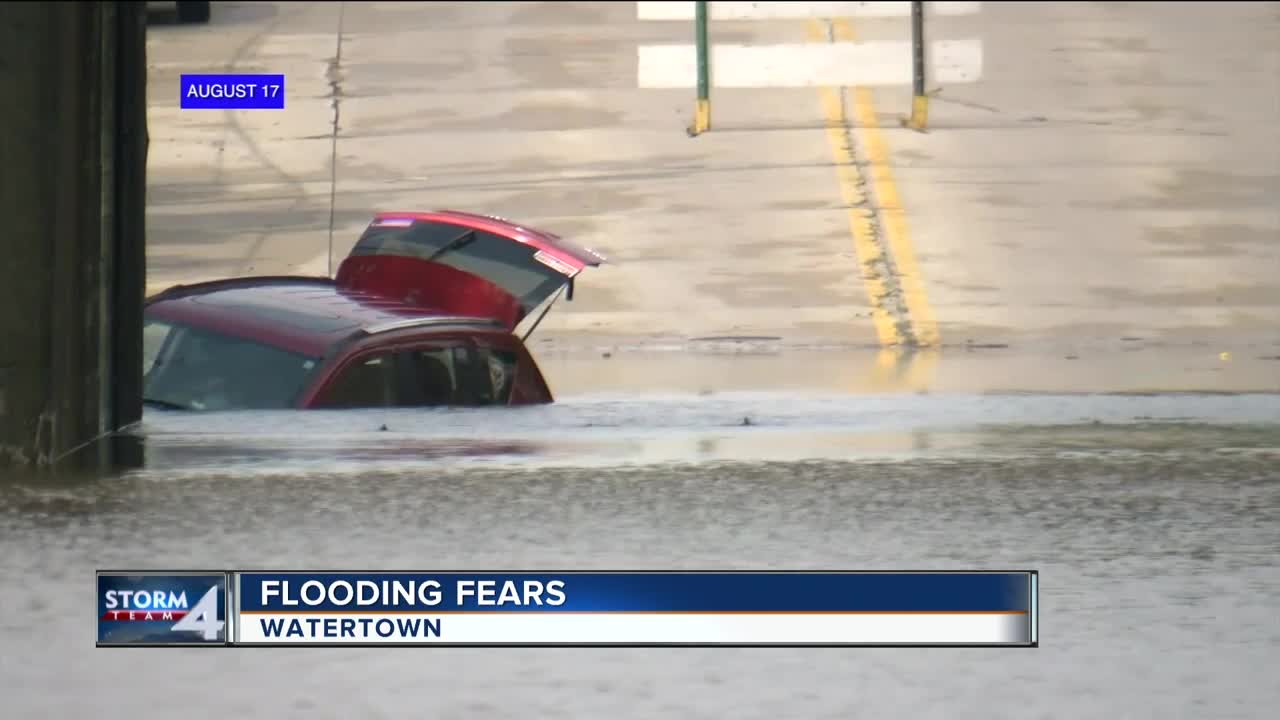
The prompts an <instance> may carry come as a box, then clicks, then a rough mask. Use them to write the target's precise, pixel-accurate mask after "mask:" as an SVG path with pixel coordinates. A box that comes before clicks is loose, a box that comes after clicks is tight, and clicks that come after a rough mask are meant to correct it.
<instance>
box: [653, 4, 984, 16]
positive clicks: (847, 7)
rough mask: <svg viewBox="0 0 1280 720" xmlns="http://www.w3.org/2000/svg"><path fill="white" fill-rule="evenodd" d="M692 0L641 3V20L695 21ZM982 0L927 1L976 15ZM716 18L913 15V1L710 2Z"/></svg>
mask: <svg viewBox="0 0 1280 720" xmlns="http://www.w3.org/2000/svg"><path fill="white" fill-rule="evenodd" d="M695 5H696V3H692V2H665V1H659V2H637V3H636V19H638V20H692V19H693V16H694V6H695ZM981 5H982V3H979V2H931V3H926V6H927V8H928V9H927V11H926V12H928V13H931V14H934V15H974V14H977V13H978V11H979V9H980V6H981ZM707 6H708V9H709V11H710V15H711V18H710V19H712V20H763V19H769V18H772V19H778V20H781V19H788V18H790V19H802V18H819V17H849V18H858V17H882V18H883V17H909V16H910V15H911V3H910V2H713V3H708V4H707Z"/></svg>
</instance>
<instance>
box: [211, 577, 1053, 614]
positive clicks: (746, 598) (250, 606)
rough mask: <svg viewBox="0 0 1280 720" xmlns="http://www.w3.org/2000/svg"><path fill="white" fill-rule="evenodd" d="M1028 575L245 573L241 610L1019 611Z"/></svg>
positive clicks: (240, 582)
mask: <svg viewBox="0 0 1280 720" xmlns="http://www.w3.org/2000/svg"><path fill="white" fill-rule="evenodd" d="M1031 578H1032V573H1028V572H1000V573H984V572H963V573H915V572H895V573H855V572H607V573H606V572H563V573H560V572H545V571H540V572H523V573H522V572H476V573H462V572H448V573H432V572H414V573H379V572H314V573H313V572H296V573H295V572H287V573H286V572H269V573H266V572H248V573H236V580H237V597H238V601H239V602H238V607H239V609H240V611H241V612H246V613H253V612H276V613H293V612H298V611H360V612H369V613H378V612H413V611H417V612H437V613H438V612H459V611H477V612H485V611H501V612H511V611H519V612H530V613H555V612H561V613H582V612H596V613H599V612H618V613H626V612H633V613H634V612H721V613H735V612H737V613H743V612H747V613H749V612H756V613H820V612H846V613H856V612H890V613H892V612H902V613H908V612H932V613H947V612H962V613H963V612H1005V613H1008V612H1022V613H1025V612H1028V611H1030V609H1031V596H1032V592H1031Z"/></svg>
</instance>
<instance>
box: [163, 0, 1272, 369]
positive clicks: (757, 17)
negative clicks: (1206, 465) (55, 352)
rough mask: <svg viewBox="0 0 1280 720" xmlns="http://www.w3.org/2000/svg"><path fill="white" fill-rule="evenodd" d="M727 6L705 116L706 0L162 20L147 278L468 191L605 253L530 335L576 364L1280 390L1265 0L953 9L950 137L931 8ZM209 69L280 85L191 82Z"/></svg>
mask: <svg viewBox="0 0 1280 720" xmlns="http://www.w3.org/2000/svg"><path fill="white" fill-rule="evenodd" d="M712 5H713V13H712V21H711V39H712V43H713V47H714V50H713V53H712V60H713V93H712V129H711V131H710V132H708V133H705V134H702V135H700V136H698V137H690V136H689V134H688V133H687V132H686V130H687V128H688V127H689V125H690V124H691V122H692V118H693V106H694V102H693V101H694V91H693V89H692V85H693V78H690V77H688V75H689V73H688V69H689V64H688V62H687V61H688V57H686V56H688V55H689V54H690V53H691V52H692V46H691V45H690V43H691V42H692V24H691V20H690V18H691V13H692V11H691V6H692V4H691V3H678V2H677V3H563V2H555V3H551V2H547V3H537V2H532V3H488V2H486V3H215V12H214V20H213V23H212V24H211V25H210V26H208V27H185V26H173V25H163V24H157V25H155V26H153V27H152V28H151V32H150V40H149V49H148V52H149V60H150V64H151V78H150V103H151V113H150V132H151V158H150V167H149V182H150V197H149V202H150V213H149V219H150V220H149V230H148V232H149V240H148V242H149V252H150V255H149V282H150V285H151V287H152V288H153V289H154V288H158V287H162V286H164V285H165V284H168V283H171V282H176V281H183V280H194V279H206V278H211V277H219V276H227V275H249V274H264V273H290V272H302V273H306V274H325V273H328V272H330V270H331V269H332V268H333V267H335V266H336V263H337V262H339V261H340V260H341V258H342V256H343V255H344V254H345V253H346V251H347V250H348V249H349V248H350V246H351V244H352V243H353V242H354V240H355V238H356V237H357V235H358V234H359V232H360V230H361V229H362V227H363V225H364V224H365V223H366V222H367V219H368V218H369V216H370V215H371V214H372V213H373V212H375V211H378V210H389V209H429V208H441V207H451V208H459V209H465V210H471V211H479V212H488V213H493V214H498V215H503V216H506V217H511V218H514V219H518V220H519V221H520V222H524V223H527V224H530V225H534V226H545V227H547V228H548V229H551V230H553V231H555V232H558V233H560V234H562V235H565V236H567V237H571V238H573V239H575V240H578V241H580V242H582V243H583V244H586V245H588V246H592V247H594V248H596V249H599V250H601V251H603V252H604V253H606V254H607V255H608V256H609V257H610V258H611V259H613V260H614V261H615V262H614V263H613V264H611V265H609V266H606V267H605V268H603V269H600V270H597V271H591V272H588V273H587V274H586V275H585V276H584V277H583V278H582V279H581V281H580V285H579V292H578V294H577V295H576V297H575V301H574V302H573V303H562V304H561V306H560V307H559V308H557V310H556V311H554V312H553V313H552V314H551V316H549V317H548V319H547V321H546V322H545V323H544V324H543V325H542V326H541V327H540V329H539V334H538V336H537V337H536V338H535V341H536V343H537V345H536V347H537V350H538V351H539V352H540V353H542V354H543V355H544V356H545V357H546V358H547V360H546V364H547V369H548V373H549V374H551V375H552V376H553V377H552V382H553V384H554V385H556V387H557V389H558V391H560V392H577V391H587V390H594V389H600V388H608V387H610V386H611V385H614V384H616V383H619V382H622V383H624V384H626V385H628V386H635V385H637V384H638V383H637V382H635V381H634V380H631V379H632V378H635V377H637V376H638V375H639V376H644V377H646V378H647V379H646V383H647V384H648V385H650V386H655V385H656V386H661V387H663V388H672V389H694V388H701V387H704V386H707V385H708V383H711V385H712V386H713V387H714V388H721V389H729V388H731V387H740V386H751V385H752V384H763V386H768V387H786V386H789V385H791V384H794V383H795V382H796V381H795V380H790V379H784V376H797V377H801V378H804V380H803V384H804V385H806V386H809V387H822V386H823V385H826V386H828V387H831V388H833V389H839V388H850V387H853V388H870V389H875V390H885V391H900V390H912V391H917V390H922V389H925V390H939V391H946V390H983V389H993V388H994V389H1019V390H1028V391H1055V390H1064V391H1103V390H1115V391H1149V390H1275V389H1280V360H1277V359H1276V358H1278V357H1280V273H1277V272H1276V270H1277V268H1280V205H1277V204H1276V203H1275V202H1274V201H1273V200H1274V198H1275V197H1276V196H1278V195H1280V179H1278V177H1280V176H1278V175H1277V172H1278V170H1277V168H1280V123H1277V122H1276V120H1277V118H1280V106H1278V105H1277V102H1278V100H1277V98H1278V97H1280V85H1278V83H1280V55H1278V54H1277V50H1276V47H1275V45H1274V43H1273V42H1269V38H1274V35H1275V28H1276V23H1277V13H1276V6H1275V4H1274V3H1214V4H1209V3H1178V4H1171V5H1149V4H1142V3H1065V4H1062V3H1059V4H1044V3H930V4H928V7H929V8H930V9H929V12H928V15H927V20H926V33H927V40H928V43H929V47H930V58H931V61H930V65H929V72H930V73H931V76H932V79H931V80H930V82H929V84H928V85H929V86H928V90H929V92H930V94H931V96H932V102H931V105H930V118H929V129H928V132H926V133H918V132H915V131H912V130H909V129H907V128H904V127H901V124H900V121H901V117H902V116H903V115H905V114H906V113H907V112H909V109H910V89H909V88H908V87H906V86H905V85H903V84H902V82H901V80H902V78H903V77H904V75H903V72H902V71H900V70H899V69H898V68H900V66H901V62H900V61H901V60H902V58H903V57H909V49H910V46H909V43H907V41H908V39H909V37H910V24H909V20H908V18H907V17H906V12H905V8H906V6H907V4H906V3H878V4H877V3H746V4H742V3H738V4H734V3H727V4H720V3H713V4H712ZM836 13H842V14H843V16H836V17H826V15H828V14H831V15H834V14H836ZM671 46H679V47H676V48H674V54H673V48H672V47H671ZM682 48H683V49H682ZM797 48H799V49H797ZM685 50H688V51H689V52H685ZM828 50H829V51H830V53H834V54H827V53H828ZM849 53H853V55H850V54H849ZM904 53H906V55H905V56H904ZM854 56H856V57H859V58H863V60H864V61H863V62H861V63H860V64H858V63H854V64H852V65H850V64H849V63H845V62H844V60H845V59H847V58H848V57H854ZM717 58H720V62H721V64H722V65H725V64H726V63H725V60H724V58H730V59H731V60H732V61H733V62H735V63H736V64H729V65H727V67H720V69H719V72H717V67H718V66H716V65H715V62H716V60H717ZM842 63H843V64H842ZM201 71H235V72H272V73H283V74H285V75H286V78H287V80H286V82H287V90H286V92H287V107H286V109H285V110H284V111H239V112H224V111H204V112H193V111H181V110H178V109H177V104H178V101H177V92H176V89H177V80H178V76H179V74H181V73H185V72H201ZM908 75H909V73H908ZM720 77H723V78H724V84H725V85H726V86H727V87H718V86H715V82H716V79H717V78H720ZM832 82H849V83H855V82H858V83H868V84H867V85H866V86H859V87H855V86H853V85H847V86H845V85H836V86H832V85H819V83H832ZM331 248H332V252H331V251H330V249H331ZM707 338H712V340H707ZM726 338H728V339H727V340H726ZM741 338H749V339H750V340H749V342H745V343H744V341H742V340H741ZM709 343H710V344H712V345H716V346H717V347H720V349H722V350H735V353H734V354H735V357H741V356H742V354H743V352H749V353H751V354H752V355H753V356H758V355H760V354H761V353H765V354H768V355H770V356H771V357H772V358H773V359H772V360H769V359H763V360H762V359H760V358H757V359H756V360H755V361H750V362H754V363H755V365H756V366H758V367H761V368H765V369H762V370H752V369H740V368H739V366H738V365H737V364H732V366H730V365H726V364H725V363H724V362H722V361H721V360H720V359H719V358H720V357H722V356H720V355H710V354H707V353H705V352H703V351H704V350H705V349H706V348H708V347H709V345H708V344H709ZM814 348H821V350H820V351H815V350H814ZM672 350H673V351H674V352H666V351H672ZM833 352H835V353H837V355H832V353H833ZM603 353H609V356H610V359H611V360H613V362H612V363H610V364H608V365H607V366H606V365H604V364H602V363H600V362H599V360H600V359H601V355H602V354H603ZM922 355H923V356H927V357H922ZM833 368H843V370H840V371H836V370H834V369H833ZM922 368H923V369H922ZM787 369H790V371H789V372H788V371H787ZM718 377H723V378H734V380H732V381H728V382H726V383H719V384H717V383H716V382H714V380H715V378H718ZM770 378H772V379H770Z"/></svg>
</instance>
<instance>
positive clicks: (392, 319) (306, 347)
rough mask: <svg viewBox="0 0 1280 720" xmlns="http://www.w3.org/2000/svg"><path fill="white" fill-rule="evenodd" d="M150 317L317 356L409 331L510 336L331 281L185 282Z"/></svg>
mask: <svg viewBox="0 0 1280 720" xmlns="http://www.w3.org/2000/svg"><path fill="white" fill-rule="evenodd" d="M146 314H147V315H148V316H149V317H155V318H158V319H162V320H168V321H170V322H181V323H188V324H191V325H194V326H197V327H202V328H204V329H208V330H213V331H216V332H222V333H226V334H231V335H236V336H239V337H243V338H246V339H251V340H255V341H258V342H262V343H266V344H269V345H274V346H276V347H280V348H282V349H285V350H289V351H291V352H295V353H300V354H303V355H307V356H311V357H319V356H322V355H324V354H325V353H327V352H328V351H329V350H330V349H331V348H333V346H334V345H335V344H337V343H339V342H342V341H344V340H347V339H350V338H353V337H357V336H361V335H372V334H377V333H381V332H390V331H393V330H400V329H405V328H409V327H416V328H420V329H421V330H422V331H424V332H432V331H437V332H438V331H441V330H457V329H471V330H479V331H483V332H488V333H492V332H501V333H502V334H507V333H506V331H505V329H503V328H502V327H501V326H500V325H499V324H497V323H496V322H495V321H493V320H491V319H488V318H475V317H462V316H457V315H450V314H444V313H439V312H433V311H432V310H430V309H429V308H423V307H419V306H415V305H408V304H405V303H403V302H400V301H398V300H395V299H392V298H387V297H382V296H378V295H373V294H369V293H362V292H358V291H351V290H346V289H340V288H338V287H336V286H335V285H334V282H333V280H331V279H329V278H305V277H251V278H235V279H230V280H215V281H212V282H206V283H199V284H195V285H179V286H176V287H173V288H170V289H168V290H165V291H164V292H162V293H160V294H159V295H155V296H153V297H151V298H149V299H148V300H147V307H146Z"/></svg>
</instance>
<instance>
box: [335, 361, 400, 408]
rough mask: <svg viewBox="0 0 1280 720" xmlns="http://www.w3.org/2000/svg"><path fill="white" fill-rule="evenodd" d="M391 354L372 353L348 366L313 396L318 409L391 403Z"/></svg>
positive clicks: (376, 405)
mask: <svg viewBox="0 0 1280 720" xmlns="http://www.w3.org/2000/svg"><path fill="white" fill-rule="evenodd" d="M393 361H394V356H392V355H391V354H389V353H387V354H382V355H375V356H372V357H366V358H362V359H359V360H356V361H355V362H354V363H351V364H350V365H347V366H346V367H345V368H343V369H342V370H341V371H339V373H338V376H337V377H335V378H334V379H332V380H331V381H330V382H329V385H328V387H326V388H325V389H324V390H323V391H321V393H320V397H319V398H317V399H316V407H321V408H334V409H338V408H363V407H386V406H388V405H392V404H393V403H392V402H391V401H392V393H391V389H392V383H391V376H392V368H391V365H392V363H393Z"/></svg>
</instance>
